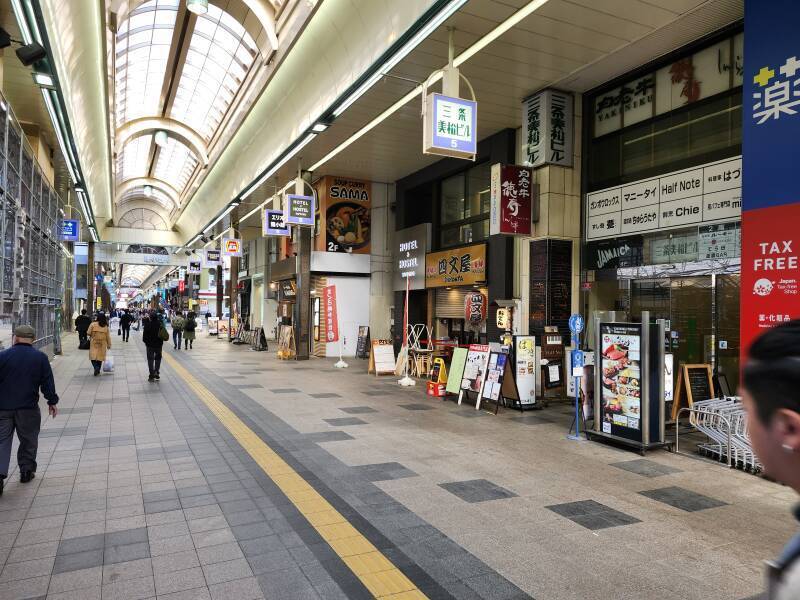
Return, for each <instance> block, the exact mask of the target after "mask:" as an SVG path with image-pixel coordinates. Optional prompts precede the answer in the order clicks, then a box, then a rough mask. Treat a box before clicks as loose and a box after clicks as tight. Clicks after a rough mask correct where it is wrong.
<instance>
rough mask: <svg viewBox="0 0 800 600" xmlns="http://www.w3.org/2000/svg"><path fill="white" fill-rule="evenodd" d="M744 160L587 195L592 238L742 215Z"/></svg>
mask: <svg viewBox="0 0 800 600" xmlns="http://www.w3.org/2000/svg"><path fill="white" fill-rule="evenodd" d="M741 183H742V159H741V157H737V158H731V159H726V160H721V161H717V162H713V163H709V164H706V165H702V166H700V167H694V168H692V169H684V170H682V171H676V172H674V173H668V174H666V175H662V176H661V177H654V178H652V179H646V180H643V181H636V182H634V183H628V184H625V185H623V186H617V187H613V188H608V189H605V190H599V191H596V192H591V193H589V194H586V211H585V212H586V239H587V240H596V239H605V238H613V237H618V236H620V235H625V234H629V233H645V232H648V231H663V230H668V229H678V228H681V227H687V226H690V225H696V224H701V223H715V222H720V221H730V220H732V219H738V218H739V216H740V215H741V206H742V191H741Z"/></svg>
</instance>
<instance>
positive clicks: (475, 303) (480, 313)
mask: <svg viewBox="0 0 800 600" xmlns="http://www.w3.org/2000/svg"><path fill="white" fill-rule="evenodd" d="M486 305H487V300H486V296H484V295H483V294H481V293H480V292H470V293H468V294H467V295H466V296H465V297H464V318H465V319H466V321H467V323H469V324H470V325H480V324H481V323H483V322H484V321H485V320H486Z"/></svg>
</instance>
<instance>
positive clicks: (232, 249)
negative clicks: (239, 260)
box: [222, 238, 242, 256]
mask: <svg viewBox="0 0 800 600" xmlns="http://www.w3.org/2000/svg"><path fill="white" fill-rule="evenodd" d="M241 255H242V240H237V239H236V238H222V256H241Z"/></svg>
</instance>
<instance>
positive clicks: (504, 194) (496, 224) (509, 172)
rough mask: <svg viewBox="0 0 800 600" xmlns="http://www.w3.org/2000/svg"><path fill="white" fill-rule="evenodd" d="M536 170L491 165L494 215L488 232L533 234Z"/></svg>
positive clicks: (492, 233) (491, 206)
mask: <svg viewBox="0 0 800 600" xmlns="http://www.w3.org/2000/svg"><path fill="white" fill-rule="evenodd" d="M532 179H533V169H531V168H530V167H517V166H513V165H501V164H499V163H498V164H495V165H492V178H491V190H490V191H491V203H490V209H491V216H490V218H489V233H490V234H491V235H495V234H497V233H504V234H508V235H526V236H530V235H533V229H532V225H531V207H532V204H533V194H534V186H533V183H532Z"/></svg>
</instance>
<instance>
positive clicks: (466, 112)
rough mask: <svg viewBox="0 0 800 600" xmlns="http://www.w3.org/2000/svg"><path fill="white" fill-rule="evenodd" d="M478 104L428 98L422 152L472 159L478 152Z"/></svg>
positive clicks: (433, 96) (442, 98) (459, 99)
mask: <svg viewBox="0 0 800 600" xmlns="http://www.w3.org/2000/svg"><path fill="white" fill-rule="evenodd" d="M477 125H478V103H477V102H475V101H473V100H465V99H463V98H453V97H451V96H443V95H442V94H436V93H432V94H428V98H427V99H426V103H425V131H424V135H423V145H422V152H423V153H424V154H438V155H440V156H452V157H454V158H468V159H474V158H475V154H477V152H478V135H477Z"/></svg>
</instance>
